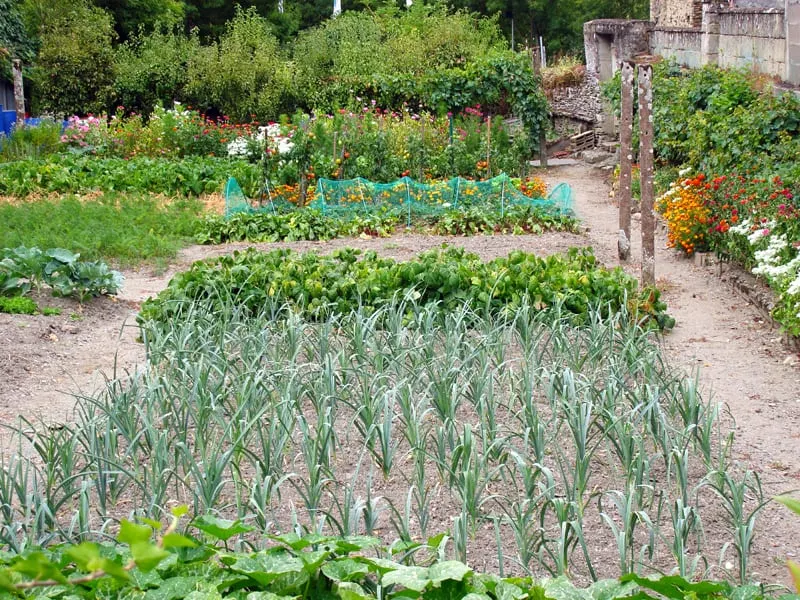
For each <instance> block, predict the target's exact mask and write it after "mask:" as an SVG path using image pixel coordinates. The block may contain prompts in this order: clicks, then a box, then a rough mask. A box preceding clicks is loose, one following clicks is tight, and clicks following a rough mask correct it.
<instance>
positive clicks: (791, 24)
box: [783, 0, 800, 85]
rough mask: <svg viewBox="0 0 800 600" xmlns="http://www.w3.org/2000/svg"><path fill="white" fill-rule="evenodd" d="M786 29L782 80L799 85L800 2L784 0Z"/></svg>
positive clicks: (797, 0) (799, 0) (798, 0)
mask: <svg viewBox="0 0 800 600" xmlns="http://www.w3.org/2000/svg"><path fill="white" fill-rule="evenodd" d="M784 26H785V28H786V34H785V35H786V54H785V57H786V58H785V61H786V69H785V75H784V77H783V78H784V79H785V80H786V81H788V82H789V83H793V84H794V85H800V0H786V6H785V8H784Z"/></svg>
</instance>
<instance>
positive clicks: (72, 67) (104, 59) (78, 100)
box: [31, 2, 114, 116]
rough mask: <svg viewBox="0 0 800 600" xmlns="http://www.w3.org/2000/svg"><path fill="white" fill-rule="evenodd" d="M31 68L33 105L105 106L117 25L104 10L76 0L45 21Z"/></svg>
mask: <svg viewBox="0 0 800 600" xmlns="http://www.w3.org/2000/svg"><path fill="white" fill-rule="evenodd" d="M41 36H42V37H41V39H42V43H41V47H40V48H39V53H38V55H37V58H36V64H35V67H34V68H33V70H32V71H31V78H32V80H33V82H34V92H33V110H34V111H35V112H37V113H39V112H46V113H49V114H55V115H59V116H60V115H70V114H73V113H76V112H79V113H91V112H95V113H97V112H101V111H103V110H104V109H105V108H106V106H107V105H108V102H109V100H110V99H111V92H112V86H113V83H114V50H113V48H112V40H113V39H114V30H113V28H112V23H111V18H110V16H109V15H108V13H106V12H105V11H103V10H100V9H99V8H93V7H88V6H85V5H83V4H82V3H80V2H77V3H75V5H74V7H73V8H72V9H71V10H69V11H67V12H65V13H63V14H59V15H56V16H54V17H53V18H48V19H47V20H46V21H44V22H43V23H42V33H41Z"/></svg>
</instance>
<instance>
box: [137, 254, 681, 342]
mask: <svg viewBox="0 0 800 600" xmlns="http://www.w3.org/2000/svg"><path fill="white" fill-rule="evenodd" d="M406 296H409V297H412V298H414V300H415V301H417V302H419V303H420V304H425V303H430V302H435V303H439V304H440V305H441V307H442V309H444V310H449V309H452V308H453V307H455V306H458V305H463V304H464V303H467V304H468V305H469V306H471V307H473V308H474V309H475V310H484V311H488V312H505V313H508V312H510V313H513V312H514V311H515V310H516V309H517V308H518V307H519V306H520V305H521V304H522V303H523V302H526V301H529V302H530V303H531V304H532V305H533V306H535V307H537V308H539V309H545V308H548V307H552V306H554V305H556V304H558V305H559V306H561V307H562V309H564V310H566V311H569V312H572V313H574V314H575V315H577V316H579V317H582V318H585V317H586V315H587V313H588V311H589V310H590V308H599V309H600V310H602V311H605V312H610V313H614V312H617V311H619V310H620V309H622V308H625V307H627V308H628V309H630V310H631V312H632V314H633V315H635V317H636V318H641V319H649V318H652V319H654V321H655V322H656V323H657V325H659V326H661V327H665V326H670V322H671V319H670V318H669V317H667V315H666V314H665V313H664V309H665V308H666V306H665V305H664V304H663V303H662V302H661V301H660V300H659V293H658V291H657V290H655V289H647V290H644V291H642V292H639V291H637V289H636V282H635V280H634V279H633V278H631V277H629V276H628V275H626V274H625V273H624V272H623V271H622V270H620V269H614V270H611V271H608V270H606V269H603V268H601V267H600V266H598V264H597V262H596V260H595V258H594V256H593V255H592V254H591V252H590V251H586V250H584V251H579V250H571V251H570V252H569V254H568V256H567V257H565V258H562V257H559V256H550V257H547V258H537V257H536V256H533V255H530V254H525V253H524V252H514V253H512V254H511V255H509V256H508V258H498V259H495V260H493V261H490V262H486V263H484V262H482V261H481V260H480V259H479V258H478V257H477V256H476V255H474V254H469V253H466V252H465V251H464V250H463V249H455V248H451V249H447V250H442V251H430V252H427V253H425V254H422V255H420V256H419V258H418V259H415V260H411V261H408V262H397V261H394V260H392V259H388V258H381V257H379V256H378V255H377V254H375V253H374V252H366V253H362V252H360V251H358V250H352V249H344V250H338V251H336V252H335V253H334V254H332V255H331V256H319V255H317V254H316V253H307V254H294V253H292V252H291V251H288V250H275V251H272V252H269V253H261V252H256V251H253V250H249V251H245V252H241V253H235V254H234V256H229V257H221V258H219V259H217V260H215V261H211V262H199V263H195V264H194V265H193V266H192V268H191V269H190V270H189V271H186V272H185V273H182V274H180V275H178V276H177V277H175V278H174V279H173V280H172V281H171V282H170V284H169V287H168V288H167V289H166V290H164V291H163V292H161V293H160V294H159V295H158V296H157V297H156V298H154V299H150V300H148V301H147V302H145V303H144V304H143V305H142V310H141V312H140V314H139V319H140V320H141V321H143V322H146V321H148V320H156V321H161V322H163V321H166V320H169V319H171V318H173V317H174V316H177V315H180V314H184V313H185V311H187V310H189V311H190V310H193V309H192V306H193V305H194V303H198V302H199V303H210V304H211V305H212V306H213V305H216V304H219V303H221V302H225V301H226V299H227V298H233V299H234V300H235V302H236V303H237V304H239V305H241V306H242V307H244V308H247V309H248V310H250V311H258V310H259V308H260V307H262V306H263V304H264V302H267V301H268V302H272V303H276V304H277V305H279V306H282V305H284V304H285V305H286V306H290V307H292V308H293V309H295V310H298V311H300V312H301V313H303V314H306V315H308V316H311V317H322V316H324V315H326V314H329V313H331V312H334V313H348V312H350V311H352V310H355V309H357V308H358V307H363V308H364V309H366V310H368V311H374V310H375V309H377V308H379V307H381V306H383V305H385V304H386V303H388V302H391V301H392V300H393V299H395V298H403V297H406Z"/></svg>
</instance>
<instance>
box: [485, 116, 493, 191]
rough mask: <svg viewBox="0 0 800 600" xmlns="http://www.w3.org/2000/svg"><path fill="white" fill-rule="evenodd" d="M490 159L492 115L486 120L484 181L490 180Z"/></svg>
mask: <svg viewBox="0 0 800 600" xmlns="http://www.w3.org/2000/svg"><path fill="white" fill-rule="evenodd" d="M491 158H492V115H489V116H488V117H487V118H486V179H491V178H492V171H491V167H490V166H489V162H490V160H491Z"/></svg>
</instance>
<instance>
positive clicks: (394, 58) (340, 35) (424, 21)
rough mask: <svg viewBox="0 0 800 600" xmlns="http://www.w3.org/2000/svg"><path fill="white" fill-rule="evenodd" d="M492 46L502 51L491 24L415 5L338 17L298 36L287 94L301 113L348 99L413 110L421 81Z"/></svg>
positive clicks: (479, 55) (478, 56) (463, 14)
mask: <svg viewBox="0 0 800 600" xmlns="http://www.w3.org/2000/svg"><path fill="white" fill-rule="evenodd" d="M499 49H507V46H506V45H505V42H504V41H503V38H502V35H501V34H500V31H499V28H498V27H497V21H496V20H494V19H486V18H478V17H476V16H475V15H472V14H470V13H467V12H463V11H460V12H449V11H448V10H447V9H446V8H444V7H442V6H437V7H432V6H425V5H423V4H422V3H415V4H414V5H413V6H412V7H411V8H410V9H409V10H404V11H396V10H391V9H388V10H383V11H379V12H377V13H345V14H343V15H341V16H340V17H338V18H336V19H332V20H329V21H327V22H325V23H323V24H322V25H320V26H319V27H317V28H314V29H311V30H309V31H306V32H303V33H301V35H300V36H299V38H298V40H297V42H296V43H295V48H294V63H295V65H296V69H297V75H296V79H295V82H296V87H295V96H296V97H297V98H298V100H299V101H300V102H306V103H307V105H306V107H307V108H313V109H320V110H323V111H330V110H333V109H335V108H339V107H341V106H345V105H347V104H348V103H349V102H350V101H351V100H352V99H353V98H354V97H356V96H366V97H370V98H374V99H376V100H379V101H380V104H381V105H382V106H383V107H387V108H398V107H399V105H400V104H401V103H402V102H403V101H404V100H409V101H413V102H414V103H415V104H417V105H418V104H419V103H421V102H422V103H425V102H427V98H426V97H425V94H424V93H423V91H422V90H423V88H422V87H421V86H420V83H421V81H420V79H421V78H423V77H424V76H430V75H432V74H433V73H436V72H439V71H444V70H448V69H454V68H460V67H464V66H465V65H468V64H470V63H472V62H474V61H477V60H479V59H481V58H482V57H484V56H485V55H486V54H487V53H490V52H491V51H493V50H499ZM470 104H471V103H467V104H464V105H463V106H469V105H470ZM427 106H429V107H430V106H433V105H431V104H427ZM455 107H456V108H458V106H455ZM450 108H453V107H452V106H451V107H447V108H445V111H446V110H448V109H450Z"/></svg>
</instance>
